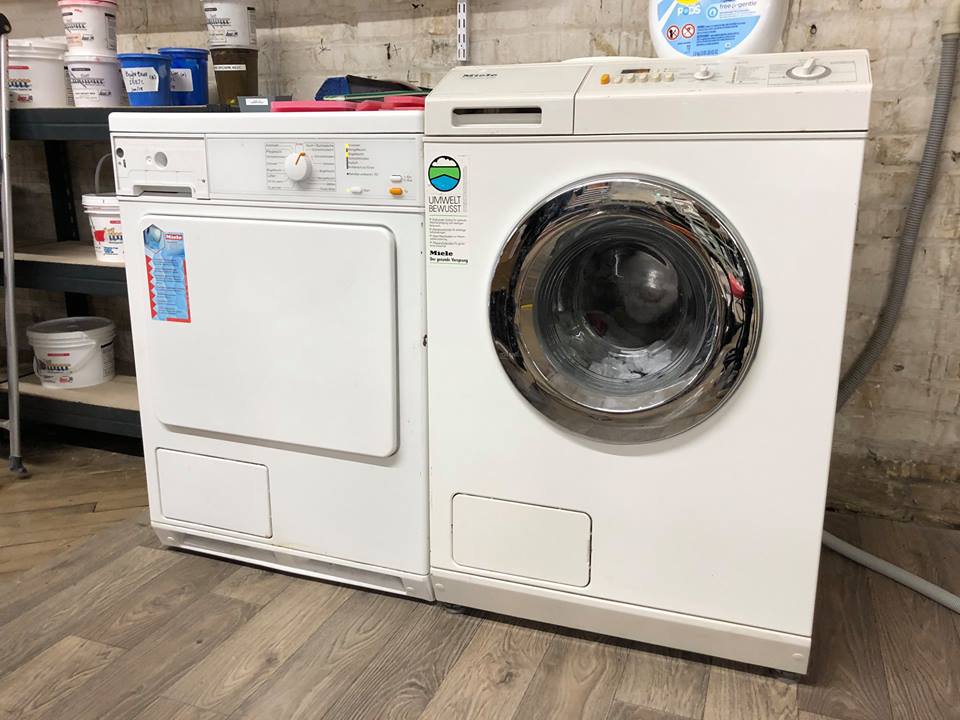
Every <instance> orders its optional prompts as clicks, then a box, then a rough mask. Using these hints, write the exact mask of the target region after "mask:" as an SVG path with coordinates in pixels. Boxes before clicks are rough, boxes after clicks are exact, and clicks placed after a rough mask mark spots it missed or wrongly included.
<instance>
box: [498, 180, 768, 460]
mask: <svg viewBox="0 0 960 720" xmlns="http://www.w3.org/2000/svg"><path fill="white" fill-rule="evenodd" d="M490 318H491V327H492V332H493V338H494V343H495V345H496V349H497V353H498V355H499V357H500V361H501V363H502V364H503V367H504V369H505V370H506V372H507V374H508V375H509V377H510V379H511V380H512V382H513V384H514V385H515V386H516V387H517V389H518V390H519V391H520V392H521V393H522V394H523V396H524V397H525V398H526V399H527V400H528V401H529V402H530V403H532V404H533V405H534V407H536V408H537V409H538V410H539V411H540V412H542V413H543V414H544V415H546V416H547V417H548V418H549V419H550V420H552V421H554V422H555V423H557V424H558V425H561V426H562V427H564V428H567V429H568V430H572V431H574V432H576V433H579V434H581V435H584V436H586V437H589V438H594V439H598V440H603V441H608V442H616V443H640V442H647V441H651V440H658V439H662V438H666V437H670V436H672V435H676V434H678V433H681V432H684V431H685V430H688V429H690V428H692V427H693V426H694V425H697V424H698V423H700V422H702V421H703V420H705V419H706V418H707V417H708V416H709V415H711V414H712V413H713V412H714V411H716V410H717V408H719V407H720V406H721V405H722V404H723V403H724V401H725V400H726V399H727V398H728V397H730V395H731V394H732V392H733V391H734V390H735V389H736V387H737V386H738V384H739V383H740V382H741V381H742V379H743V377H744V375H745V373H746V371H747V369H748V368H749V365H750V362H751V360H752V358H753V356H754V353H755V351H756V347H757V342H758V338H759V331H760V290H759V285H758V282H757V278H756V272H755V270H754V266H753V263H752V261H751V259H750V256H749V254H748V252H747V249H746V247H745V246H744V244H743V241H742V239H741V238H740V237H739V235H738V234H737V232H736V230H735V229H734V228H733V227H732V225H731V224H730V223H729V222H728V221H727V220H726V218H724V217H723V216H722V215H721V214H720V213H719V212H718V211H717V210H716V209H715V208H713V207H712V206H711V205H710V204H709V203H707V202H706V201H705V200H704V199H703V198H701V197H699V196H697V195H695V194H694V193H692V192H690V191H688V190H685V189H683V188H681V187H679V186H677V185H674V184H672V183H669V182H667V181H664V180H660V179H657V178H652V177H645V176H622V175H618V176H605V177H599V178H594V179H590V180H586V181H583V182H580V183H576V184H574V185H571V186H568V187H566V188H564V189H562V190H560V191H559V192H557V193H555V194H554V195H552V196H550V197H548V198H547V199H546V200H544V201H543V202H542V203H541V204H540V205H539V206H538V207H537V208H536V209H534V210H533V211H532V212H531V213H529V214H528V215H527V217H525V218H524V219H523V220H522V221H521V222H520V224H519V225H517V226H516V228H515V229H514V230H513V232H512V233H511V235H510V237H509V239H508V240H507V242H506V244H505V246H504V248H503V250H502V252H501V254H500V260H499V263H498V265H497V268H496V271H495V273H494V277H493V283H492V287H491V294H490Z"/></svg>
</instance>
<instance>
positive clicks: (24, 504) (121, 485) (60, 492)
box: [0, 468, 145, 512]
mask: <svg viewBox="0 0 960 720" xmlns="http://www.w3.org/2000/svg"><path fill="white" fill-rule="evenodd" d="M143 477H144V476H143V470H142V469H140V468H138V469H135V470H122V471H117V472H105V473H97V474H96V475H89V474H84V473H78V472H73V473H70V474H69V475H67V474H61V475H56V476H52V477H48V478H41V479H38V478H31V479H30V480H27V481H23V482H18V483H15V484H12V485H11V484H8V485H0V507H2V508H3V509H4V512H24V511H28V510H49V509H52V508H58V507H63V506H66V505H87V504H89V503H97V502H110V501H112V500H114V499H116V498H118V497H127V496H129V495H130V493H131V491H132V492H141V491H142V490H143V488H144V487H145V485H144V479H143ZM28 483H29V484H28Z"/></svg>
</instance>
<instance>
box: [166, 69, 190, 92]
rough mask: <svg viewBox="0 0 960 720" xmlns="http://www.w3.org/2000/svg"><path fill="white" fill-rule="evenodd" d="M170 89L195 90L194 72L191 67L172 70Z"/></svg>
mask: <svg viewBox="0 0 960 720" xmlns="http://www.w3.org/2000/svg"><path fill="white" fill-rule="evenodd" d="M170 89H171V90H172V91H173V92H193V72H191V71H190V68H173V69H172V70H171V71H170Z"/></svg>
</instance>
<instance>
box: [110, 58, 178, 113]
mask: <svg viewBox="0 0 960 720" xmlns="http://www.w3.org/2000/svg"><path fill="white" fill-rule="evenodd" d="M117 59H118V60H120V69H121V72H122V73H123V84H124V87H126V89H127V97H129V98H130V104H131V105H134V106H137V107H156V106H159V105H172V104H173V100H172V99H171V97H170V58H168V57H164V56H163V55H154V54H153V53H122V54H120V55H117Z"/></svg>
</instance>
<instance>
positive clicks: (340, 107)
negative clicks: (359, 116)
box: [270, 100, 357, 112]
mask: <svg viewBox="0 0 960 720" xmlns="http://www.w3.org/2000/svg"><path fill="white" fill-rule="evenodd" d="M356 109H357V103H355V102H350V101H349V100H277V101H276V102H274V103H273V104H272V105H271V106H270V112H343V111H347V112H349V111H352V110H356Z"/></svg>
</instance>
